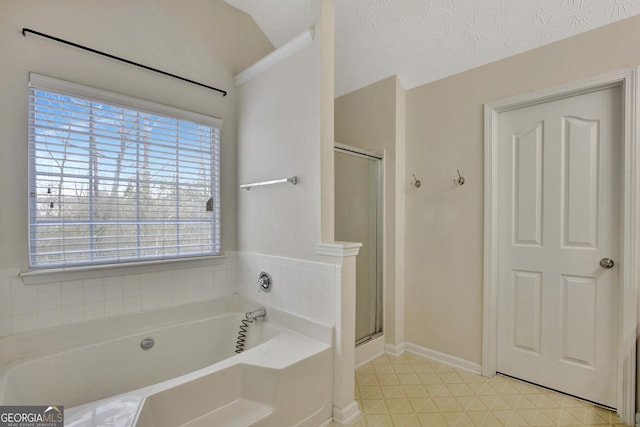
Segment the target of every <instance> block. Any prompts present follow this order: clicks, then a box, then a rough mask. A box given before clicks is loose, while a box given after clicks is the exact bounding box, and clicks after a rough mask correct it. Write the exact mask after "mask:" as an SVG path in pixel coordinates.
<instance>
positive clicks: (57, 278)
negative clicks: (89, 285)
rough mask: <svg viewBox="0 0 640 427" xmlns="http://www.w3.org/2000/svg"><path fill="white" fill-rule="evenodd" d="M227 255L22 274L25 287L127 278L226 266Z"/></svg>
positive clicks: (55, 269) (34, 271)
mask: <svg viewBox="0 0 640 427" xmlns="http://www.w3.org/2000/svg"><path fill="white" fill-rule="evenodd" d="M225 259H226V255H224V254H222V255H218V256H207V257H198V258H178V259H170V260H158V261H141V262H131V263H123V264H105V265H94V266H88V267H70V268H54V269H48V270H33V271H25V272H22V273H20V278H21V279H22V282H23V283H24V284H25V285H41V284H44V283H56V282H66V281H70V280H83V279H96V278H101V277H113V276H126V275H129V274H144V273H153V272H157V271H167V270H177V269H182V268H196V267H208V266H212V265H221V264H224V260H225Z"/></svg>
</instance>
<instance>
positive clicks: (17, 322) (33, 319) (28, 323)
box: [13, 311, 38, 334]
mask: <svg viewBox="0 0 640 427" xmlns="http://www.w3.org/2000/svg"><path fill="white" fill-rule="evenodd" d="M36 329H38V313H37V312H35V311H34V312H33V313H25V314H14V315H13V333H15V334H19V333H21V332H29V331H35V330H36Z"/></svg>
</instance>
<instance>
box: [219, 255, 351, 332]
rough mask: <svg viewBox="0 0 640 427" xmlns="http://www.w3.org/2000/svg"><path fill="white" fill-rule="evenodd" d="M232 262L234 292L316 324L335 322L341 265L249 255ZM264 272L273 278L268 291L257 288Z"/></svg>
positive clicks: (236, 258)
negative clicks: (259, 278) (260, 276)
mask: <svg viewBox="0 0 640 427" xmlns="http://www.w3.org/2000/svg"><path fill="white" fill-rule="evenodd" d="M230 263H231V264H233V266H232V267H231V268H230V270H231V271H233V275H232V276H231V277H230V279H231V281H232V285H233V289H234V290H235V292H238V293H240V294H241V295H244V296H246V297H247V298H250V299H253V300H255V301H257V302H259V303H261V304H264V305H266V306H271V307H275V308H277V309H279V310H283V311H287V312H290V313H293V314H296V315H298V316H302V317H306V318H309V319H311V320H314V321H317V322H322V323H325V324H333V323H334V321H335V307H336V287H337V284H338V283H339V277H340V273H341V271H340V268H341V267H340V266H338V265H335V264H326V263H320V262H312V261H304V260H299V259H294V258H284V257H276V256H271V255H263V254H255V253H247V252H239V253H236V254H234V256H232V257H231V258H230ZM261 271H266V272H267V273H269V274H270V275H271V277H272V279H273V285H272V288H271V289H270V290H269V291H268V292H265V291H263V290H261V289H260V288H259V286H258V275H259V274H260V272H261Z"/></svg>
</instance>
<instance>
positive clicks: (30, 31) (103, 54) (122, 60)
mask: <svg viewBox="0 0 640 427" xmlns="http://www.w3.org/2000/svg"><path fill="white" fill-rule="evenodd" d="M27 33H31V34H35V35H36V36H40V37H44V38H47V39H50V40H54V41H57V42H58V43H63V44H66V45H69V46H73V47H77V48H78V49H82V50H86V51H89V52H92V53H95V54H98V55H102V56H106V57H107V58H110V59H115V60H116V61H120V62H124V63H126V64H129V65H134V66H136V67H140V68H144V69H145V70H149V71H153V72H156V73H159V74H162V75H164V76H168V77H173V78H174V79H178V80H182V81H183V82H187V83H191V84H194V85H198V86H201V87H204V88H207V89H211V90H214V91H216V92H220V93H221V94H222V96H227V91H226V90H222V89H218V88H216V87H213V86H209V85H206V84H203V83H199V82H196V81H194V80H190V79H187V78H184V77H180V76H178V75H175V74H171V73H167V72H166V71H162V70H158V69H157V68H152V67H148V66H146V65H143V64H139V63H137V62H133V61H129V60H128V59H124V58H120V57H118V56H115V55H111V54H109V53H106V52H101V51H99V50H96V49H92V48H90V47H86V46H82V45H80V44H77V43H73V42H70V41H67V40H63V39H61V38H58V37H54V36H50V35H48V34H44V33H41V32H39V31H35V30H31V29H29V28H23V29H22V35H23V36H24V37H26V36H27Z"/></svg>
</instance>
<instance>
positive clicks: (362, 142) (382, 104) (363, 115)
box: [335, 77, 404, 345]
mask: <svg viewBox="0 0 640 427" xmlns="http://www.w3.org/2000/svg"><path fill="white" fill-rule="evenodd" d="M403 97H404V89H403V88H402V85H401V84H400V81H399V80H398V79H397V78H396V77H389V78H387V79H384V80H381V81H379V82H377V83H374V84H372V85H370V86H367V87H365V88H363V89H360V90H357V91H355V92H352V93H349V94H347V95H343V96H341V97H339V98H336V100H335V135H336V142H339V143H341V144H347V145H351V146H353V147H358V148H362V149H365V150H368V151H371V152H374V153H378V154H384V167H385V170H384V190H383V191H384V202H385V205H384V230H383V245H384V248H383V257H384V265H383V282H384V289H385V292H384V298H383V299H384V325H383V332H384V335H385V341H386V342H387V343H391V344H394V345H395V344H399V343H401V342H403V341H404V337H403V329H402V320H403V318H402V316H397V315H396V310H397V307H398V304H401V305H402V304H404V301H403V300H402V297H401V296H402V293H401V290H400V289H399V287H400V286H396V284H399V285H401V284H402V282H401V281H398V280H397V278H396V275H397V274H399V273H400V270H402V266H401V267H400V268H399V269H398V268H397V266H396V255H397V254H396V246H397V245H396V242H397V237H398V232H397V228H398V227H399V226H401V225H402V224H403V221H401V220H398V221H396V218H402V216H399V215H397V212H396V210H397V209H398V208H400V207H403V203H402V201H400V200H397V199H398V198H399V197H400V196H402V197H403V196H404V194H403V193H404V188H401V189H400V190H398V191H397V190H396V182H397V179H396V177H397V175H398V174H400V176H402V178H403V180H404V170H403V169H398V168H397V165H396V158H397V157H396V151H397V150H398V149H399V148H400V149H402V146H403V145H404V139H403V131H402V130H401V129H399V128H404V126H403V118H402V114H403V110H404V108H403V107H404V99H403ZM400 170H402V172H400ZM403 182H404V181H403ZM336 185H339V183H336ZM401 305H400V310H402V306H401ZM397 319H400V320H401V321H400V322H396V320H397Z"/></svg>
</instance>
